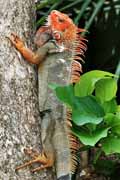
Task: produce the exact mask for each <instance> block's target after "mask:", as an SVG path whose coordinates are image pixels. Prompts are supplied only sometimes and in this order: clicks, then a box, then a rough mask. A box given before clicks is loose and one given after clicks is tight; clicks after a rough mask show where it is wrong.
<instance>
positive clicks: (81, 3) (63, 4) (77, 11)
mask: <svg viewBox="0 0 120 180" xmlns="http://www.w3.org/2000/svg"><path fill="white" fill-rule="evenodd" d="M119 5H120V2H119V0H113V1H107V0H99V1H97V0H76V1H74V0H68V1H63V0H61V1H59V0H51V1H49V0H42V1H38V3H37V4H36V9H37V11H38V12H39V13H40V14H41V15H42V17H41V18H40V19H39V20H38V22H37V25H42V24H43V22H44V20H45V19H46V17H47V16H48V14H49V13H50V11H51V10H53V9H58V10H59V11H61V12H65V13H69V12H72V14H74V22H75V24H77V25H78V24H79V22H80V20H81V18H83V19H85V21H86V23H85V29H89V28H90V26H91V24H92V22H93V21H94V20H95V19H96V15H97V14H98V13H99V11H100V10H101V9H102V10H103V12H104V13H105V16H106V17H107V16H108V14H109V11H110V9H111V7H114V9H115V11H116V13H117V12H118V11H119V9H120V6H119ZM44 8H46V9H48V11H46V12H44Z"/></svg>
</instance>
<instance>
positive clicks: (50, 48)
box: [8, 33, 59, 64]
mask: <svg viewBox="0 0 120 180" xmlns="http://www.w3.org/2000/svg"><path fill="white" fill-rule="evenodd" d="M8 38H9V39H10V41H11V43H12V44H13V45H14V46H15V48H16V49H17V50H18V51H19V52H20V53H21V55H22V56H23V57H24V58H25V60H27V61H28V62H30V63H32V64H40V63H41V62H42V61H44V60H45V58H46V56H47V55H48V53H55V52H59V48H58V47H57V46H56V44H55V43H54V41H53V42H51V41H50V42H48V43H46V44H44V43H43V46H41V47H39V48H38V49H37V51H36V52H33V51H32V50H31V49H29V48H27V47H26V46H25V44H24V42H23V41H22V40H21V39H20V38H19V37H18V36H17V35H16V34H15V33H12V34H11V36H10V37H8Z"/></svg>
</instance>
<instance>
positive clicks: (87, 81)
mask: <svg viewBox="0 0 120 180" xmlns="http://www.w3.org/2000/svg"><path fill="white" fill-rule="evenodd" d="M106 76H107V77H113V76H114V74H112V73H109V72H105V71H99V70H94V71H90V72H87V73H85V74H83V75H82V76H81V78H80V81H79V82H78V83H76V85H75V95H76V96H79V97H83V96H87V95H90V94H92V92H93V91H94V89H95V84H96V82H97V81H98V80H100V79H103V78H105V77H106Z"/></svg>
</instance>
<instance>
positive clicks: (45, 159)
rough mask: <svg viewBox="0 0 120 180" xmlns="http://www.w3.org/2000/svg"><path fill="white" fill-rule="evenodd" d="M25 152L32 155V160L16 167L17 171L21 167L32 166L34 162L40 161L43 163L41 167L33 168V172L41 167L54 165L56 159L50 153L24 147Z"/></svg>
mask: <svg viewBox="0 0 120 180" xmlns="http://www.w3.org/2000/svg"><path fill="white" fill-rule="evenodd" d="M24 152H25V154H27V155H29V156H30V157H32V160H30V161H28V162H25V163H24V164H23V165H20V166H18V167H16V169H15V170H16V171H17V170H19V169H22V168H24V167H27V166H30V165H32V164H34V163H40V164H41V165H40V166H39V167H37V168H35V169H33V170H31V171H32V172H36V171H39V170H41V169H44V168H48V167H52V166H53V163H54V159H53V158H52V156H50V155H49V156H47V155H46V154H45V152H44V151H43V152H42V153H38V152H37V151H36V150H32V149H28V148H26V149H24Z"/></svg>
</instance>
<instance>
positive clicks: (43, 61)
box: [9, 10, 87, 180]
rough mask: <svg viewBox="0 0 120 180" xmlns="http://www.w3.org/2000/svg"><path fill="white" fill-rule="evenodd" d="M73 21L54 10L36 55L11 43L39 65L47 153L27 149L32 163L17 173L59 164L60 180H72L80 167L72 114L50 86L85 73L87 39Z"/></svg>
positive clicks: (73, 80) (17, 41)
mask: <svg viewBox="0 0 120 180" xmlns="http://www.w3.org/2000/svg"><path fill="white" fill-rule="evenodd" d="M82 31H84V30H83V29H79V28H78V27H76V25H75V24H74V23H73V21H72V20H71V19H70V18H69V17H68V16H67V15H66V14H63V13H61V12H59V11H56V10H53V11H52V12H51V13H50V15H49V16H48V22H47V24H46V26H44V27H41V28H40V29H39V30H38V31H37V33H36V36H35V44H36V45H37V47H38V49H37V51H36V52H32V51H31V50H30V49H28V48H27V47H25V45H24V43H23V41H22V40H21V39H20V38H19V37H18V36H17V35H15V34H13V33H12V34H11V36H10V37H9V39H10V40H11V42H12V44H13V45H14V46H15V47H16V48H17V50H18V51H19V52H20V53H21V54H22V56H23V57H24V58H25V59H26V60H27V61H29V62H31V63H33V64H37V65H38V84H39V90H38V92H39V109H40V112H42V113H41V115H42V116H41V118H42V123H41V138H42V145H43V151H42V152H41V153H40V154H39V153H37V152H36V151H32V150H29V149H26V153H27V154H30V155H31V156H32V158H33V159H32V160H31V161H29V162H27V163H25V164H23V165H21V166H19V167H17V168H16V170H18V169H21V168H23V167H26V166H28V165H31V164H33V163H36V162H39V163H40V164H41V165H40V166H39V167H38V168H35V169H33V170H32V172H35V171H38V170H41V169H44V168H47V167H52V166H53V165H54V164H55V168H56V174H57V179H59V180H71V174H72V173H74V171H75V168H76V165H77V163H76V162H77V157H76V152H77V151H78V149H79V143H78V140H77V138H76V137H74V135H73V134H72V132H71V130H70V127H71V126H72V125H71V122H70V121H71V112H70V110H68V109H67V110H66V108H65V107H64V106H63V105H62V104H61V103H60V102H59V101H58V100H57V98H56V97H55V95H54V93H53V91H51V90H50V89H49V88H48V83H50V82H54V83H57V84H62V85H64V84H68V83H76V82H77V81H78V80H79V78H80V72H82V68H81V64H80V61H81V60H82V57H81V56H79V55H84V52H85V50H86V48H87V47H86V44H85V42H84V41H85V39H84V38H82V37H80V35H79V33H80V32H82Z"/></svg>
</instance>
